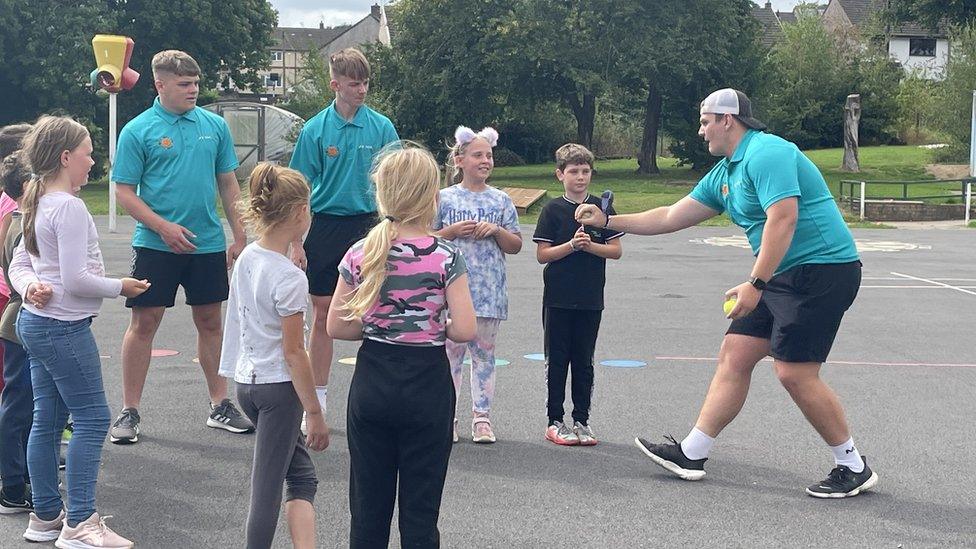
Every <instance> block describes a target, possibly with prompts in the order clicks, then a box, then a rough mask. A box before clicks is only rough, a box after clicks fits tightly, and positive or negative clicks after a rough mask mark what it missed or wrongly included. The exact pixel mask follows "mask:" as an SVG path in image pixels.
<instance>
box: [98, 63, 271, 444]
mask: <svg viewBox="0 0 976 549" xmlns="http://www.w3.org/2000/svg"><path fill="white" fill-rule="evenodd" d="M152 71H153V79H154V81H155V85H156V91H157V93H158V94H159V96H158V97H157V98H156V100H155V102H154V103H153V105H152V107H150V108H149V109H147V110H146V111H144V112H143V113H142V114H140V115H139V116H137V117H135V118H133V119H132V121H131V122H129V123H128V124H126V126H125V128H123V129H122V133H121V134H120V135H119V144H118V152H117V154H116V161H115V165H114V166H112V180H113V181H115V182H116V183H118V186H117V191H116V195H117V196H118V199H119V203H120V204H122V207H124V208H125V209H126V210H127V211H128V212H129V213H130V214H131V215H132V217H134V218H135V219H136V220H137V221H138V223H137V224H136V229H135V233H134V234H133V235H132V248H133V254H132V255H133V259H132V276H133V277H136V278H139V279H143V278H145V279H148V280H150V281H151V282H152V286H151V287H150V288H149V290H148V291H146V293H144V294H142V295H140V296H139V297H136V298H132V299H127V300H126V302H125V305H126V307H129V308H131V309H132V316H131V320H130V322H129V327H128V329H127V330H126V331H125V337H124V338H123V340H122V406H123V408H122V413H121V414H119V417H118V418H117V419H116V420H115V423H114V424H113V425H112V430H111V432H110V438H111V441H112V442H114V443H116V444H132V443H135V442H138V441H139V422H140V416H139V411H138V407H139V405H140V403H141V401H142V391H143V388H144V386H145V384H146V376H147V374H148V372H149V360H150V357H151V356H152V355H151V353H152V343H153V338H154V337H155V335H156V331H157V330H158V329H159V325H160V322H162V320H163V313H164V312H165V311H166V309H167V308H169V307H172V306H173V305H174V304H175V302H176V291H177V288H178V287H179V286H182V287H183V290H184V292H185V293H186V303H187V305H189V306H190V308H191V310H192V314H193V323H194V325H195V327H196V330H197V353H198V356H199V357H200V358H199V360H200V366H201V367H202V369H203V373H204V377H205V378H206V380H207V390H208V392H209V393H210V410H209V416H208V417H207V425H208V426H209V427H213V428H217V429H224V430H226V431H230V432H232V433H246V432H250V431H252V430H254V426H253V425H251V422H250V421H248V420H247V418H245V417H244V416H243V415H242V414H241V413H240V411H238V409H237V408H236V407H235V406H234V404H233V403H232V402H231V401H230V399H228V398H227V380H226V379H225V378H222V377H220V376H219V375H218V374H217V370H218V368H219V366H220V345H221V340H222V338H223V328H222V322H221V315H220V308H221V303H223V302H224V301H226V300H227V295H228V281H227V270H228V269H230V267H231V266H232V265H233V262H234V260H235V259H237V256H238V255H239V254H240V253H241V250H243V249H244V246H245V244H247V237H246V235H245V233H244V226H243V225H242V224H241V220H240V215H239V214H238V212H237V205H236V202H237V200H238V198H239V196H240V187H239V186H238V183H237V177H236V176H235V174H234V170H235V169H236V168H237V166H238V162H237V155H236V154H235V152H234V140H233V138H232V137H231V134H230V129H229V128H228V127H227V123H226V122H224V119H223V118H221V117H220V116H218V115H216V114H213V113H211V112H209V111H207V110H204V109H202V108H200V107H198V106H197V97H198V95H199V92H200V66H199V65H197V62H196V61H195V60H194V59H193V58H192V57H190V56H189V55H188V54H186V53H185V52H182V51H178V50H166V51H161V52H159V53H157V54H156V55H155V56H154V57H153V60H152ZM217 196H219V197H220V200H221V203H222V204H223V207H224V212H225V213H226V215H227V221H228V222H229V224H230V227H231V230H232V231H233V234H234V243H233V244H232V245H231V246H230V247H227V246H226V242H225V239H224V227H223V225H222V224H221V222H220V217H218V215H217V208H216V200H215V198H216V197H217Z"/></svg>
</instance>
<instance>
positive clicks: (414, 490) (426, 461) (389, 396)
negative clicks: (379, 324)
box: [346, 339, 456, 549]
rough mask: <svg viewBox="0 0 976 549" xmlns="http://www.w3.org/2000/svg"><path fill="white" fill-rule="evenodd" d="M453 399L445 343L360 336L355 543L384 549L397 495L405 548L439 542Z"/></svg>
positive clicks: (353, 400)
mask: <svg viewBox="0 0 976 549" xmlns="http://www.w3.org/2000/svg"><path fill="white" fill-rule="evenodd" d="M455 400H456V397H455V394H454V382H453V381H452V380H451V367H450V364H449V363H448V361H447V353H446V352H445V350H444V347H443V346H440V347H411V346H407V345H394V344H389V343H380V342H377V341H372V340H368V339H366V340H363V344H362V346H361V347H360V348H359V354H358V355H357V357H356V371H355V373H354V374H353V377H352V383H351V384H350V386H349V404H348V410H347V414H346V415H347V426H346V430H347V438H348V441H349V469H350V470H349V510H350V514H351V515H352V523H351V528H350V534H349V547H350V548H352V549H361V548H364V549H365V548H368V549H373V548H382V549H386V548H387V546H388V544H389V539H390V521H391V520H392V518H393V504H394V502H395V501H396V499H397V497H399V500H400V514H399V517H400V541H401V546H402V547H404V548H407V547H410V548H436V547H439V546H440V532H439V531H438V529H437V518H438V515H439V513H440V505H441V494H442V492H443V490H444V480H445V478H446V477H447V464H448V461H449V460H450V458H451V447H452V446H453V442H452V438H453V437H452V430H453V426H454V404H455ZM398 480H399V494H398V486H397V482H398Z"/></svg>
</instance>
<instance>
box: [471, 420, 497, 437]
mask: <svg viewBox="0 0 976 549" xmlns="http://www.w3.org/2000/svg"><path fill="white" fill-rule="evenodd" d="M471 440H472V441H474V442H476V443H478V444H491V443H493V442H495V433H494V432H493V431H492V430H491V420H490V419H488V416H487V415H476V416H474V420H472V421H471Z"/></svg>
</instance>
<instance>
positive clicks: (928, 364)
mask: <svg viewBox="0 0 976 549" xmlns="http://www.w3.org/2000/svg"><path fill="white" fill-rule="evenodd" d="M654 360H662V361H666V360H671V361H675V362H718V359H717V358H714V357H702V356H656V357H654ZM772 361H773V359H771V358H769V357H766V358H764V359H762V360H760V362H772ZM827 364H843V365H844V366H918V367H930V368H976V364H969V363H958V362H865V361H856V360H828V361H827Z"/></svg>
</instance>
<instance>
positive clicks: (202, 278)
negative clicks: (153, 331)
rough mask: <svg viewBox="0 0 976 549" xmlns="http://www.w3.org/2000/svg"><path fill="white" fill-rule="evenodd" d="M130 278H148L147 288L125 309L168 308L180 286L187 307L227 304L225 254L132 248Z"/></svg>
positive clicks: (227, 286)
mask: <svg viewBox="0 0 976 549" xmlns="http://www.w3.org/2000/svg"><path fill="white" fill-rule="evenodd" d="M132 278H138V279H143V278H145V279H148V280H149V282H150V284H152V285H151V286H149V289H148V290H146V292H145V293H144V294H142V295H140V296H139V297H134V298H129V299H126V300H125V306H126V307H172V306H173V305H174V304H175V303H176V289H177V288H178V287H180V286H183V291H184V292H186V304H187V305H209V304H211V303H221V302H224V301H227V294H228V293H229V291H230V287H229V284H228V281H227V253H226V252H214V253H209V254H175V253H173V252H164V251H160V250H153V249H150V248H133V249H132Z"/></svg>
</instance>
